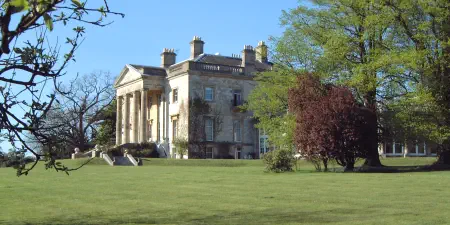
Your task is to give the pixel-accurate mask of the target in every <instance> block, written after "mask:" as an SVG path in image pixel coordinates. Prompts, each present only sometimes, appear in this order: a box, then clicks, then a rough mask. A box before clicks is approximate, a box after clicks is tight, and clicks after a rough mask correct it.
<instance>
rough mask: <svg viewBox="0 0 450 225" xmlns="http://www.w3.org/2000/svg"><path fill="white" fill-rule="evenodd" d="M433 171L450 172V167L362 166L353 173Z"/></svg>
mask: <svg viewBox="0 0 450 225" xmlns="http://www.w3.org/2000/svg"><path fill="white" fill-rule="evenodd" d="M342 171H343V170H342ZM433 171H450V165H444V164H432V165H421V166H382V167H367V166H361V167H357V168H355V169H354V170H353V172H361V173H411V172H433Z"/></svg>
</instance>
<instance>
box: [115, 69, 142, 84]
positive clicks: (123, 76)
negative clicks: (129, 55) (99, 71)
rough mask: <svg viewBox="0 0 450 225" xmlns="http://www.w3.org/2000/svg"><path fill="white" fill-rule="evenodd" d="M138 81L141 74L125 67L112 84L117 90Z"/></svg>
mask: <svg viewBox="0 0 450 225" xmlns="http://www.w3.org/2000/svg"><path fill="white" fill-rule="evenodd" d="M139 79H142V74H141V73H140V72H139V71H137V70H136V69H135V68H133V67H132V66H130V65H126V66H125V67H124V68H123V69H122V71H121V72H120V75H119V77H118V78H117V79H116V81H115V82H114V87H115V88H117V87H119V86H122V85H126V84H128V83H131V82H133V81H135V80H139Z"/></svg>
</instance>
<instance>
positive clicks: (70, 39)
mask: <svg viewBox="0 0 450 225" xmlns="http://www.w3.org/2000/svg"><path fill="white" fill-rule="evenodd" d="M95 4H97V5H95ZM0 5H1V9H0V29H1V41H0V42H1V44H0V65H1V68H0V83H1V84H0V133H1V135H2V137H4V136H6V139H7V140H8V141H9V142H10V143H11V145H12V146H13V148H14V149H15V150H17V151H18V152H29V153H30V154H33V155H35V156H36V162H35V163H34V164H33V166H31V167H30V168H28V169H26V168H25V165H24V164H21V165H19V166H18V175H21V174H27V173H28V172H29V171H30V169H32V168H34V166H35V165H36V164H37V162H38V160H39V159H40V158H41V157H42V156H43V155H41V154H39V153H38V152H37V151H36V150H35V149H33V148H32V147H31V146H29V145H28V144H27V142H26V140H25V137H24V134H27V133H29V134H31V135H33V136H34V137H35V139H36V140H38V141H39V142H40V143H51V142H50V141H49V140H50V139H51V137H48V136H46V135H42V134H43V133H45V132H41V131H43V130H45V129H53V128H49V127H46V126H44V123H43V119H44V118H45V117H46V115H47V113H48V111H49V110H50V109H51V108H52V106H53V105H54V103H55V98H56V93H57V92H58V91H60V90H59V78H60V77H61V76H63V75H64V74H65V69H66V68H67V66H68V64H69V63H70V62H71V61H74V60H75V52H76V50H77V49H78V48H79V46H80V43H81V41H82V39H83V35H84V33H85V32H86V29H85V28H84V27H82V25H83V24H90V25H93V26H106V25H108V24H109V23H108V22H105V21H104V19H105V17H106V16H107V15H109V14H117V15H121V16H123V14H120V13H115V12H112V11H111V10H110V9H109V6H108V1H107V0H104V1H96V2H94V3H91V2H89V3H87V1H84V2H83V1H79V0H71V1H68V0H1V1H0ZM56 23H60V24H62V25H65V26H72V27H73V32H74V33H73V36H67V37H63V38H60V39H59V40H64V43H65V44H60V43H61V42H58V39H57V38H55V37H54V35H53V36H52V32H51V31H52V30H53V29H54V27H55V26H56V25H55V24H56ZM25 34H31V35H25ZM48 86H53V88H49V87H48ZM49 89H50V90H51V89H55V90H56V91H54V92H52V91H49ZM50 149H51V148H50ZM48 159H49V161H48V163H47V166H48V167H53V168H55V169H57V170H64V171H66V172H67V171H68V170H69V169H68V168H66V167H64V166H61V165H59V164H56V163H55V160H54V159H53V158H52V157H51V155H50V157H49V158H48Z"/></svg>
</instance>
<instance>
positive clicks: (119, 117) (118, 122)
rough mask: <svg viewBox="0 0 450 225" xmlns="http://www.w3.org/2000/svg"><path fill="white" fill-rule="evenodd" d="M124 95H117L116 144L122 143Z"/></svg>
mask: <svg viewBox="0 0 450 225" xmlns="http://www.w3.org/2000/svg"><path fill="white" fill-rule="evenodd" d="M122 102H123V101H122V96H117V101H116V104H117V111H116V114H117V117H116V145H120V144H122Z"/></svg>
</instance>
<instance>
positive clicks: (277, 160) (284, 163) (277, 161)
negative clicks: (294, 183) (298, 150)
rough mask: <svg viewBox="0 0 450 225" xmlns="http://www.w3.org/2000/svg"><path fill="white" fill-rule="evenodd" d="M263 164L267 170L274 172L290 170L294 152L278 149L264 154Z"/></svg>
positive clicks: (292, 164)
mask: <svg viewBox="0 0 450 225" xmlns="http://www.w3.org/2000/svg"><path fill="white" fill-rule="evenodd" d="M263 160H264V164H265V165H266V170H267V171H272V172H276V173H280V172H286V171H292V167H294V164H295V158H294V154H293V152H292V151H291V150H288V149H278V150H274V151H271V152H268V153H266V154H265V155H264V158H263Z"/></svg>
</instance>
